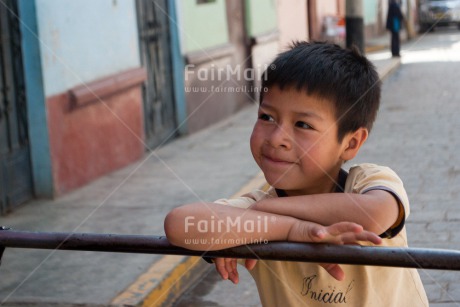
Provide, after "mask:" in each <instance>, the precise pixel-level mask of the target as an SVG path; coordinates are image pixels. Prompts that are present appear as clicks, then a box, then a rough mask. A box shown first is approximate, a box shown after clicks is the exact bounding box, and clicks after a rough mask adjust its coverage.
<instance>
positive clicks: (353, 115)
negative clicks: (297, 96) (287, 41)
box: [260, 41, 381, 142]
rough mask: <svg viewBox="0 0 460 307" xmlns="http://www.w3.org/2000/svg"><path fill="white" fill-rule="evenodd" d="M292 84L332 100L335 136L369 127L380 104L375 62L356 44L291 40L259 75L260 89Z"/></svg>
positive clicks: (369, 128)
mask: <svg viewBox="0 0 460 307" xmlns="http://www.w3.org/2000/svg"><path fill="white" fill-rule="evenodd" d="M274 86H278V87H279V88H280V89H281V90H283V89H284V88H294V89H296V90H298V91H306V93H307V95H313V96H317V97H318V98H324V99H327V100H328V101H330V102H332V103H333V106H334V108H335V116H336V119H337V121H338V123H337V126H338V132H337V133H338V140H339V142H341V141H342V140H343V137H344V136H345V135H346V134H347V133H349V132H354V131H356V130H358V129H359V128H361V127H365V128H367V129H368V130H369V131H371V129H372V125H373V123H374V121H375V118H376V116H377V111H378V109H379V105H380V92H381V82H380V78H379V76H378V73H377V71H376V70H375V67H374V65H373V64H372V63H371V62H370V61H369V60H368V59H367V58H366V57H365V56H363V55H361V54H360V52H359V51H358V50H357V49H356V48H351V49H344V48H342V47H340V46H338V45H336V44H331V43H325V42H305V41H303V42H294V43H293V44H292V46H291V49H290V50H288V51H285V52H283V53H280V54H279V55H278V56H277V57H276V58H275V60H274V61H273V62H272V63H271V65H270V66H268V68H267V69H266V71H265V72H264V74H263V75H262V90H261V91H260V93H261V94H260V103H262V101H263V93H264V91H268V90H269V89H270V88H271V87H274Z"/></svg>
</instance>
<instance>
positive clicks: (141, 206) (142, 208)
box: [0, 59, 400, 306]
mask: <svg viewBox="0 0 460 307" xmlns="http://www.w3.org/2000/svg"><path fill="white" fill-rule="evenodd" d="M374 63H375V64H376V66H377V69H378V70H379V73H380V74H381V75H382V76H383V77H384V76H385V75H386V74H388V73H389V72H390V71H391V70H392V69H394V68H395V67H397V66H398V65H399V63H400V61H399V59H375V60H374ZM255 120H256V106H255V105H250V106H248V107H247V108H245V109H244V110H242V111H241V112H239V113H238V114H236V115H235V116H233V117H231V118H229V119H227V120H225V121H223V122H221V123H219V124H216V125H214V126H212V127H210V128H208V129H206V130H204V131H201V132H199V133H196V134H194V135H191V136H187V137H184V138H180V139H177V140H175V141H173V142H171V143H169V144H167V145H166V146H164V147H162V148H160V149H158V150H155V151H153V152H151V153H149V154H146V156H145V158H144V159H143V160H141V161H139V162H138V163H135V164H133V165H130V166H128V167H126V168H124V169H122V170H119V171H117V172H114V173H112V174H110V175H108V176H105V177H103V178H101V179H99V180H97V181H94V182H93V183H91V184H89V185H87V186H86V187H84V188H81V189H79V190H77V191H75V192H72V193H70V194H68V195H66V196H64V197H62V198H59V199H57V200H54V201H46V200H38V201H33V202H30V203H28V204H26V205H25V206H23V207H21V208H19V209H18V210H16V211H15V212H13V213H12V214H10V215H8V216H5V217H1V218H0V225H4V226H9V227H12V228H13V229H16V230H27V231H47V232H54V231H63V232H95V233H119V234H147V235H149V234H150V235H161V234H163V233H164V232H163V219H164V217H165V215H166V214H167V213H168V212H169V211H170V210H171V209H172V208H174V207H176V206H178V205H181V204H184V203H189V202H197V201H212V200H215V199H217V198H220V197H228V196H231V195H233V194H235V193H238V191H240V189H241V187H245V188H251V187H255V186H257V185H258V184H260V182H261V180H260V177H259V178H257V175H258V174H259V170H258V168H257V165H256V164H255V162H254V161H253V159H252V156H251V154H250V150H249V136H250V132H251V129H252V126H253V124H254V122H255ZM254 178H256V179H255V180H254ZM191 268H192V269H191ZM206 269H209V266H207V265H205V264H204V262H203V261H201V260H200V259H198V258H194V257H180V256H162V255H134V254H116V253H97V252H75V251H50V250H26V249H7V250H6V251H5V253H4V256H3V259H2V264H1V266H0V302H1V303H0V306H75V305H79V304H81V305H84V306H108V305H112V306H122V305H123V306H133V305H142V304H143V305H145V306H158V305H160V304H166V302H168V301H170V300H172V299H174V297H175V296H177V295H180V293H181V291H182V290H183V289H185V288H186V287H187V284H188V283H193V282H194V281H195V279H196V278H197V277H199V276H200V273H201V272H202V271H203V270H206Z"/></svg>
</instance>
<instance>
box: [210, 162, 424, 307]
mask: <svg viewBox="0 0 460 307" xmlns="http://www.w3.org/2000/svg"><path fill="white" fill-rule="evenodd" d="M375 189H378V190H386V191H388V192H390V193H392V194H393V195H394V196H395V197H396V199H397V200H398V201H399V204H400V217H399V218H398V221H397V222H396V223H395V225H393V226H392V227H391V228H390V229H389V230H388V231H387V232H386V235H387V237H392V238H391V239H383V243H382V244H381V246H388V247H402V248H404V247H407V236H406V230H405V227H404V222H405V219H406V218H407V217H408V215H409V212H410V211H409V201H408V198H407V194H406V191H405V190H404V187H403V183H402V181H401V180H400V179H399V177H398V176H397V175H396V173H395V172H393V171H392V170H391V169H389V168H388V167H382V166H378V165H375V164H360V165H357V166H354V167H352V168H351V169H350V172H349V174H348V177H347V178H346V182H345V186H344V187H343V191H344V193H358V194H359V193H361V194H362V193H365V192H367V191H370V190H375ZM275 197H278V195H277V193H276V191H275V189H273V188H270V189H269V190H268V191H267V192H264V191H260V190H257V191H254V192H252V193H249V194H247V195H244V196H242V197H240V198H237V199H227V200H225V199H221V200H218V201H216V203H219V204H224V205H230V206H235V207H240V208H248V207H249V206H250V205H251V204H253V203H254V202H257V201H259V200H262V199H265V198H275ZM367 245H371V243H368V244H367ZM341 267H342V269H343V270H344V272H345V279H344V280H343V281H337V280H336V279H334V278H333V277H331V276H330V275H329V274H328V273H327V272H326V271H325V270H324V269H323V268H322V267H320V266H319V265H318V264H315V263H303V262H287V261H266V260H264V261H258V262H257V265H256V266H255V268H254V269H253V270H251V271H250V273H251V275H252V277H253V278H254V280H255V282H256V284H257V288H258V291H259V296H260V299H261V302H262V304H263V306H267V307H268V306H274V307H278V306H289V307H292V306H321V307H324V306H353V307H359V306H366V307H367V306H369V307H376V306H381V307H399V306H401V307H410V306H414V307H415V306H417V307H418V306H428V305H429V304H428V299H427V297H426V293H425V290H424V288H423V285H422V282H421V280H420V276H419V274H418V272H417V271H416V270H415V269H407V268H392V267H378V266H360V265H341Z"/></svg>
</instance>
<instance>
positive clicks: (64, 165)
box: [46, 86, 144, 196]
mask: <svg viewBox="0 0 460 307" xmlns="http://www.w3.org/2000/svg"><path fill="white" fill-rule="evenodd" d="M46 103H47V111H48V127H49V136H50V147H51V159H52V167H53V180H54V191H55V195H56V196H57V195H61V194H64V193H66V192H69V191H71V190H73V189H76V188H78V187H81V186H83V185H85V184H87V183H89V182H90V181H92V180H94V179H96V178H98V177H100V176H102V175H104V174H107V173H109V172H111V171H114V170H116V169H119V168H121V167H123V166H126V165H128V164H130V163H132V162H134V161H136V160H138V159H139V158H140V157H142V155H143V153H144V145H143V140H144V126H143V115H142V114H143V111H142V110H143V106H142V91H141V87H140V86H136V87H130V88H128V89H125V90H123V91H120V92H117V93H116V94H114V95H111V96H108V97H105V98H104V99H102V100H100V101H98V102H96V103H92V104H89V105H85V106H82V107H74V106H72V105H71V102H70V99H69V95H68V93H63V94H58V95H55V96H52V97H48V98H47V101H46Z"/></svg>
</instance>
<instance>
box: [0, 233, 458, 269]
mask: <svg viewBox="0 0 460 307" xmlns="http://www.w3.org/2000/svg"><path fill="white" fill-rule="evenodd" d="M0 247H6V248H8V247H12V248H32V249H57V250H79V251H97V252H117V253H140V254H169V255H188V256H200V257H203V256H206V257H229V258H254V259H265V260H282V261H298V262H321V263H339V264H359V265H375V266H391V267H406V268H418V269H421V268H423V269H438V270H460V252H459V251H456V250H442V249H421V248H388V247H370V246H356V245H354V246H353V245H332V244H307V243H292V242H270V243H268V244H254V245H247V246H238V247H234V248H229V249H224V250H219V251H208V252H203V251H193V250H188V249H185V248H181V247H177V246H173V245H171V244H170V243H169V242H168V240H167V239H166V237H161V236H145V235H121V234H95V233H58V232H26V231H13V230H1V231H0Z"/></svg>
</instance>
